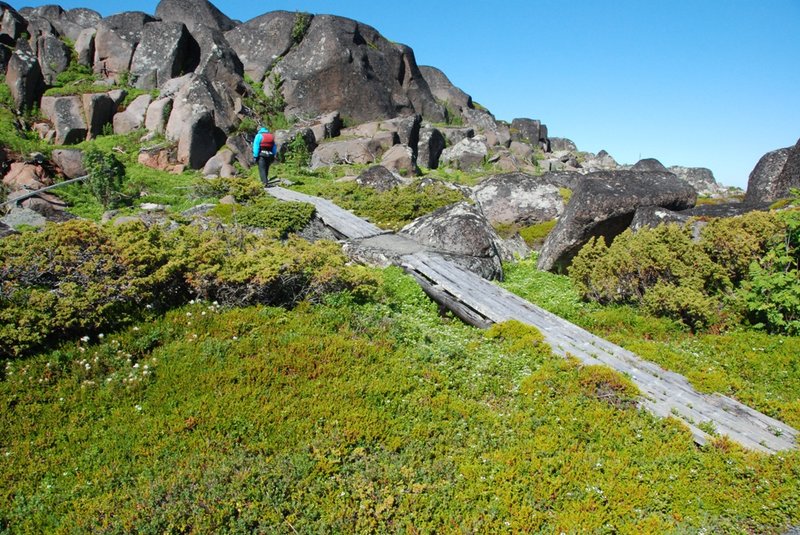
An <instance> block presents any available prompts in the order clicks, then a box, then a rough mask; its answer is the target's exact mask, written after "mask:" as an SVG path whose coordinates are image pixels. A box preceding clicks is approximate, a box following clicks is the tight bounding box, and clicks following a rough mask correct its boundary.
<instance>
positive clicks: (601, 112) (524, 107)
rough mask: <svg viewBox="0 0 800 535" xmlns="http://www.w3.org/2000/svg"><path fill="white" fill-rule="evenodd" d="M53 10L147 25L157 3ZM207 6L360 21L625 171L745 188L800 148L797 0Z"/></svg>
mask: <svg viewBox="0 0 800 535" xmlns="http://www.w3.org/2000/svg"><path fill="white" fill-rule="evenodd" d="M45 3H54V2H36V3H30V2H29V3H27V4H25V3H22V4H20V3H17V2H14V3H12V5H14V7H22V6H23V5H32V6H35V5H42V4H45ZM59 5H61V6H62V7H64V8H65V9H70V8H74V7H88V8H91V9H95V10H97V11H99V12H100V13H101V14H103V15H111V14H114V13H119V12H121V11H126V10H138V11H145V12H147V13H151V14H152V13H154V12H155V7H156V5H157V2H156V1H153V0H142V1H140V2H124V1H117V0H105V1H103V2H99V1H96V0H85V1H81V0H77V1H71V0H70V1H68V2H67V1H64V2H61V3H60V4H59ZM215 5H216V6H217V7H218V8H220V9H221V10H222V11H223V12H224V13H225V14H226V15H228V16H229V17H231V18H234V19H239V20H242V21H246V20H249V19H251V18H253V17H255V16H258V15H260V14H262V13H264V12H266V11H270V10H272V9H285V10H289V11H295V10H297V11H308V12H311V13H333V14H336V15H342V16H346V17H350V18H354V19H356V20H359V21H361V22H364V23H366V24H369V25H371V26H374V27H375V28H376V29H377V30H378V31H380V32H381V33H382V34H383V35H384V36H386V37H387V38H388V39H391V40H393V41H397V42H402V43H405V44H407V45H409V46H411V47H412V48H413V49H414V51H415V53H416V56H417V62H418V63H420V64H422V65H433V66H436V67H438V68H440V69H442V70H443V71H444V72H445V73H446V74H447V75H448V76H449V78H450V79H451V80H452V81H453V83H454V84H456V85H457V86H459V87H460V88H461V89H463V90H464V91H466V92H467V93H469V94H470V95H472V97H473V99H474V100H475V101H477V102H479V103H481V104H483V105H484V106H486V107H487V108H489V110H491V111H492V112H493V113H494V114H495V116H496V117H497V118H498V119H505V120H508V121H510V120H511V119H514V118H515V117H530V118H534V119H541V120H542V121H543V122H544V123H546V124H547V125H548V127H549V131H550V135H551V136H558V137H568V138H570V139H572V140H573V141H575V143H576V144H577V145H578V148H579V149H581V150H587V151H591V152H597V151H599V150H600V149H605V150H607V151H608V152H609V153H610V154H611V155H612V156H614V157H615V158H616V159H617V161H619V162H620V163H634V162H635V161H637V160H638V159H639V158H640V156H641V157H642V158H648V157H652V158H658V159H659V160H660V161H661V162H662V163H664V164H665V165H667V166H670V165H686V166H697V167H708V168H710V169H711V170H712V171H714V175H715V177H716V178H717V181H719V182H722V183H723V184H727V185H734V186H740V187H742V188H744V187H746V185H747V177H748V175H749V173H750V171H751V170H752V169H753V167H754V166H755V164H756V162H757V161H758V159H759V158H760V157H761V156H762V155H763V154H764V153H766V152H768V151H771V150H774V149H777V148H780V147H787V146H790V145H794V144H795V143H796V142H797V140H798V138H800V95H799V94H798V92H800V32H798V28H800V0H764V1H760V2H759V1H756V0H701V1H697V0H669V1H667V0H607V1H599V0H597V1H593V0H573V1H563V0H562V1H557V0H535V1H531V0H527V1H525V0H519V1H517V0H513V1H505V2H485V1H483V2H477V1H473V0H463V1H461V2H457V3H456V2H444V1H436V0H425V1H420V0H405V1H404V2H383V1H375V0H372V1H368V0H337V1H331V0H287V1H286V2H283V3H273V2H253V1H248V2H243V1H239V0H236V1H231V2H224V3H223V2H221V1H219V2H217V3H215Z"/></svg>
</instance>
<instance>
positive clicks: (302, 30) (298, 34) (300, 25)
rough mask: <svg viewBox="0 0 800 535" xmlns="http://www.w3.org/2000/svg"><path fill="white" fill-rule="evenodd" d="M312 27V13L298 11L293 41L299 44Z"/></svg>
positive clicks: (293, 26)
mask: <svg viewBox="0 0 800 535" xmlns="http://www.w3.org/2000/svg"><path fill="white" fill-rule="evenodd" d="M310 25H311V13H306V12H301V11H298V12H296V13H295V14H294V24H293V25H292V41H293V42H294V43H299V42H300V41H302V40H303V37H305V35H306V31H308V27H309V26H310Z"/></svg>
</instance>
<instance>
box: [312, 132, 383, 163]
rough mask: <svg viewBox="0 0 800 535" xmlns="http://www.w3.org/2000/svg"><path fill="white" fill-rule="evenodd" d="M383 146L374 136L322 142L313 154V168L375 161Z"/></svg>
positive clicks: (380, 154)
mask: <svg viewBox="0 0 800 535" xmlns="http://www.w3.org/2000/svg"><path fill="white" fill-rule="evenodd" d="M383 150H384V149H383V147H382V146H381V144H380V142H379V141H376V140H375V139H372V138H356V139H341V140H333V141H328V142H326V143H322V144H321V145H320V146H319V147H317V148H316V150H314V154H312V155H311V164H310V167H311V169H319V168H320V167H330V166H332V165H339V164H369V163H375V162H376V161H377V160H378V158H380V157H381V156H382V155H383Z"/></svg>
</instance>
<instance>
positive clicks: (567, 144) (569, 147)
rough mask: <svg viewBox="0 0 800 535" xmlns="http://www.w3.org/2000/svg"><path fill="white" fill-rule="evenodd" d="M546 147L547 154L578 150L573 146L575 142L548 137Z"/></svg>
mask: <svg viewBox="0 0 800 535" xmlns="http://www.w3.org/2000/svg"><path fill="white" fill-rule="evenodd" d="M542 126H544V125H542ZM547 147H548V150H547V152H561V151H567V152H575V151H577V150H578V147H577V146H576V145H575V142H574V141H572V140H571V139H567V138H565V137H548V138H547Z"/></svg>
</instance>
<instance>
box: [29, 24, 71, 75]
mask: <svg viewBox="0 0 800 535" xmlns="http://www.w3.org/2000/svg"><path fill="white" fill-rule="evenodd" d="M70 54H71V51H70V49H69V47H68V46H67V45H66V43H64V41H62V40H61V39H59V38H58V37H56V36H55V35H53V34H45V35H42V36H41V37H39V38H38V39H37V40H36V55H37V59H38V61H39V67H40V68H41V69H42V78H44V82H45V83H46V84H47V85H53V84H54V83H55V81H56V76H58V75H59V74H60V73H62V72H64V71H65V70H66V69H67V66H68V65H69V60H70Z"/></svg>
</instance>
